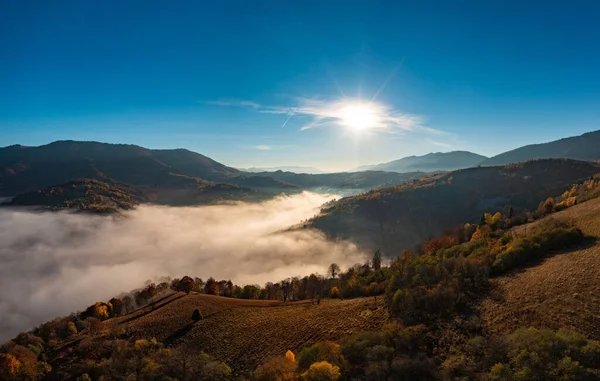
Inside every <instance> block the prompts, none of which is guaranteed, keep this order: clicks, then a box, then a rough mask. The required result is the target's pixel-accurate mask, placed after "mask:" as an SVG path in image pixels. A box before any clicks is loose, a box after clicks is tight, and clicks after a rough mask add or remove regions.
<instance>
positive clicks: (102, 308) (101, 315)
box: [94, 302, 108, 320]
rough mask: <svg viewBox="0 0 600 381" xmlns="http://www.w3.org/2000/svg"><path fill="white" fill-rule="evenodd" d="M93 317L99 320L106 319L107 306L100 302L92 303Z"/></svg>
mask: <svg viewBox="0 0 600 381" xmlns="http://www.w3.org/2000/svg"><path fill="white" fill-rule="evenodd" d="M94 317H95V318H96V319H99V320H106V319H108V306H107V305H106V304H104V303H101V302H96V304H94Z"/></svg>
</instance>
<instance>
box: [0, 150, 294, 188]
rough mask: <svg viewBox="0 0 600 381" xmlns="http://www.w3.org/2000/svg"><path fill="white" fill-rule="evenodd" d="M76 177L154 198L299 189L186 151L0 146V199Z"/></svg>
mask: <svg viewBox="0 0 600 381" xmlns="http://www.w3.org/2000/svg"><path fill="white" fill-rule="evenodd" d="M81 178H87V179H94V180H100V181H114V182H119V183H123V184H128V185H131V186H135V187H137V188H140V189H142V190H145V191H151V192H158V193H159V196H160V194H163V193H171V191H173V190H189V191H192V192H195V191H196V190H197V189H199V188H205V187H211V186H213V185H215V184H218V183H226V184H231V185H235V186H237V187H242V188H246V187H247V188H260V189H261V191H269V192H271V191H274V192H281V191H283V190H285V191H298V190H299V189H298V187H296V186H294V185H291V184H285V183H282V182H281V181H278V180H275V179H272V178H269V177H262V176H256V175H248V174H245V173H243V172H241V171H239V170H237V169H235V168H231V167H227V166H225V165H223V164H221V163H218V162H216V161H214V160H212V159H211V158H209V157H206V156H203V155H200V154H198V153H195V152H192V151H188V150H185V149H174V150H151V149H147V148H143V147H139V146H135V145H126V144H108V143H98V142H78V141H57V142H54V143H50V144H47V145H43V146H39V147H26V146H21V145H14V146H9V147H5V148H0V197H3V196H5V197H11V196H15V195H17V194H20V193H25V192H31V191H35V190H38V189H42V188H46V187H49V186H53V185H56V184H63V183H66V182H68V181H72V180H76V179H81ZM222 188H223V189H224V188H227V189H230V187H229V188H228V187H223V186H221V187H218V188H216V189H222ZM214 189H215V188H213V190H214ZM158 199H160V197H158Z"/></svg>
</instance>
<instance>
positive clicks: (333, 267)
mask: <svg viewBox="0 0 600 381" xmlns="http://www.w3.org/2000/svg"><path fill="white" fill-rule="evenodd" d="M341 271H342V270H341V269H340V266H339V265H338V264H337V263H332V264H330V265H329V269H328V272H329V275H331V279H335V276H336V275H338V274H339V273H340V272H341Z"/></svg>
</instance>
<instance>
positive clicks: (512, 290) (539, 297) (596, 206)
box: [482, 198, 600, 340]
mask: <svg viewBox="0 0 600 381" xmlns="http://www.w3.org/2000/svg"><path fill="white" fill-rule="evenodd" d="M548 218H552V219H559V220H560V219H567V220H571V221H574V223H575V224H576V226H577V227H579V228H580V229H581V230H582V231H583V232H584V233H585V234H586V235H589V236H592V237H595V238H597V239H600V199H598V198H596V199H593V200H590V201H587V202H585V203H582V204H579V205H576V206H573V207H571V208H569V209H566V210H564V211H561V212H558V213H555V214H553V215H551V216H550V217H548ZM537 223H539V222H535V223H534V224H537ZM531 225H532V224H530V225H524V226H519V227H518V228H516V229H515V231H516V234H522V233H523V232H524V231H527V229H529V228H531V227H532V226H531ZM598 274H600V242H598V241H596V242H595V243H594V244H593V245H589V246H587V247H582V248H580V249H579V250H574V251H569V252H565V253H558V254H556V255H554V256H552V257H550V258H547V259H546V260H544V261H543V262H542V263H540V264H538V265H537V266H534V267H529V268H527V269H525V270H523V271H522V272H518V273H514V274H511V275H508V276H504V277H501V278H499V279H495V280H494V283H495V285H496V287H497V291H496V292H495V293H496V294H497V297H496V298H489V299H487V300H485V301H484V303H483V305H482V316H483V318H484V321H485V323H486V326H487V329H488V330H490V331H491V332H493V333H507V332H510V331H511V330H513V329H515V328H516V327H528V326H537V327H549V328H552V329H559V328H562V327H569V328H571V329H573V330H575V331H578V332H580V333H582V334H584V335H586V336H589V337H591V338H593V339H596V340H598V339H600V277H598Z"/></svg>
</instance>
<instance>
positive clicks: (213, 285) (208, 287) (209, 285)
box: [204, 277, 219, 295]
mask: <svg viewBox="0 0 600 381" xmlns="http://www.w3.org/2000/svg"><path fill="white" fill-rule="evenodd" d="M204 292H206V293H207V294H210V295H218V294H219V285H218V284H217V281H216V280H215V278H213V277H210V278H208V280H207V281H206V284H205V285H204Z"/></svg>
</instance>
